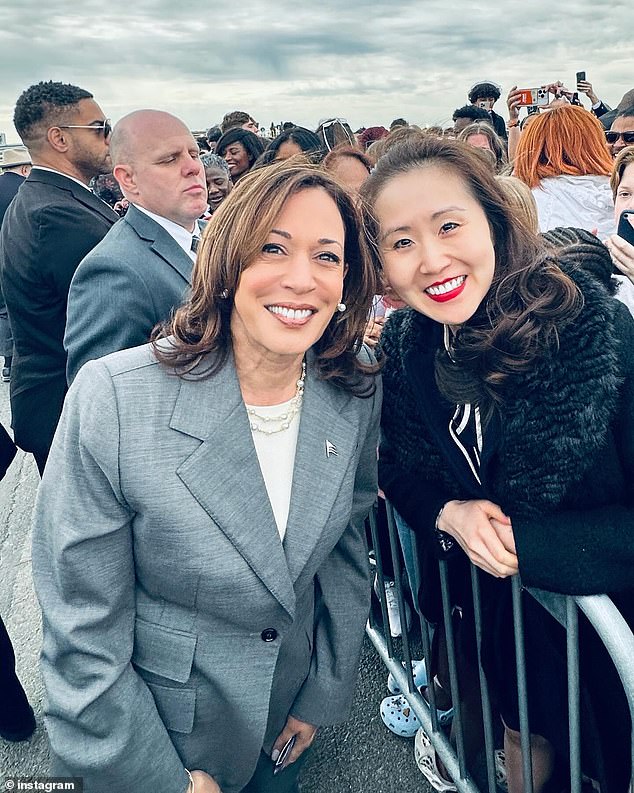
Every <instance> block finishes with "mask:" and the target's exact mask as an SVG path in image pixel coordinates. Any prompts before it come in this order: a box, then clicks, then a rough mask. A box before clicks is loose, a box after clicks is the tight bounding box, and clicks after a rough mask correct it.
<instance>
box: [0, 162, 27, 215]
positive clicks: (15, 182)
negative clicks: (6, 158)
mask: <svg viewBox="0 0 634 793" xmlns="http://www.w3.org/2000/svg"><path fill="white" fill-rule="evenodd" d="M23 181H24V176H20V174H19V173H13V172H12V171H7V172H6V173H3V174H2V176H0V225H2V219H3V218H4V215H5V212H6V211H7V208H8V206H9V204H10V203H11V202H12V201H13V199H14V198H15V194H16V193H17V192H18V190H19V189H20V185H21V184H22V182H23Z"/></svg>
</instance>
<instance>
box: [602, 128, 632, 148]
mask: <svg viewBox="0 0 634 793" xmlns="http://www.w3.org/2000/svg"><path fill="white" fill-rule="evenodd" d="M619 138H623V143H626V144H627V145H628V146H630V145H631V144H632V143H634V130H633V131H631V132H614V131H612V130H610V131H609V132H606V133H605V139H606V140H607V142H608V143H609V144H610V145H612V144H613V143H616V142H617V140H618V139H619Z"/></svg>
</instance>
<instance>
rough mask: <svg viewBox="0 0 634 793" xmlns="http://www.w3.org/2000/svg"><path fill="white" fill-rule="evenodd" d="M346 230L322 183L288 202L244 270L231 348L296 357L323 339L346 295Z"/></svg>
mask: <svg viewBox="0 0 634 793" xmlns="http://www.w3.org/2000/svg"><path fill="white" fill-rule="evenodd" d="M344 242H345V231H344V224H343V220H342V218H341V214H340V213H339V209H338V208H337V205H336V204H335V202H334V201H333V199H332V198H331V197H330V196H329V195H328V193H327V192H326V191H325V190H323V189H322V188H320V187H311V188H306V189H303V190H301V191H300V192H298V193H295V194H294V195H291V196H290V198H289V199H288V200H287V201H286V203H285V205H284V207H283V209H282V211H281V212H280V214H279V215H278V217H277V218H276V220H275V223H274V225H273V228H272V229H271V231H270V232H269V234H268V237H267V239H266V242H265V243H264V245H263V246H262V251H261V253H260V254H259V256H257V257H256V259H255V261H253V262H252V263H251V264H249V265H248V266H247V267H246V269H245V270H244V271H243V272H242V275H241V276H240V280H239V282H238V288H237V290H236V293H235V299H234V307H233V313H232V315H231V335H232V339H233V344H234V347H236V346H237V347H238V348H239V349H240V351H241V353H242V354H246V355H248V356H249V357H253V358H254V359H259V358H262V357H264V358H278V359H279V358H286V357H288V356H291V357H293V358H296V357H297V356H298V355H303V354H304V353H305V352H306V350H308V349H309V348H310V347H312V346H313V344H315V342H316V341H317V340H318V339H320V338H321V336H322V334H323V332H324V330H325V329H326V326H327V325H328V323H329V322H330V320H331V319H332V317H333V314H334V313H335V310H336V308H337V303H339V301H340V300H341V295H342V292H343V279H344V274H345V266H344V261H343V255H344Z"/></svg>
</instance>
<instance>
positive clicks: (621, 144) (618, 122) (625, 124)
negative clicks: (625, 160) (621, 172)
mask: <svg viewBox="0 0 634 793" xmlns="http://www.w3.org/2000/svg"><path fill="white" fill-rule="evenodd" d="M610 132H621V133H623V132H634V116H619V117H618V118H615V119H614V121H613V122H612V126H611V127H610ZM628 145H629V146H631V145H632V144H631V143H630V144H628V143H626V142H625V141H624V140H623V137H622V135H621V136H620V137H619V138H618V139H617V140H616V142H615V143H608V146H609V148H610V152H611V154H612V157H616V155H617V154H618V153H619V152H620V151H621V150H622V149H624V148H625V147H626V146H628Z"/></svg>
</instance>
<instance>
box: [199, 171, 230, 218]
mask: <svg viewBox="0 0 634 793" xmlns="http://www.w3.org/2000/svg"><path fill="white" fill-rule="evenodd" d="M205 179H206V180H207V190H208V192H209V198H208V201H209V208H210V209H211V211H212V212H215V211H216V209H218V207H219V206H220V204H222V202H223V201H224V200H225V198H226V197H227V196H228V195H229V193H230V192H231V187H232V184H231V179H230V178H229V174H228V173H227V172H226V171H225V169H224V168H220V167H219V166H218V165H208V166H207V167H206V168H205Z"/></svg>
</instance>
